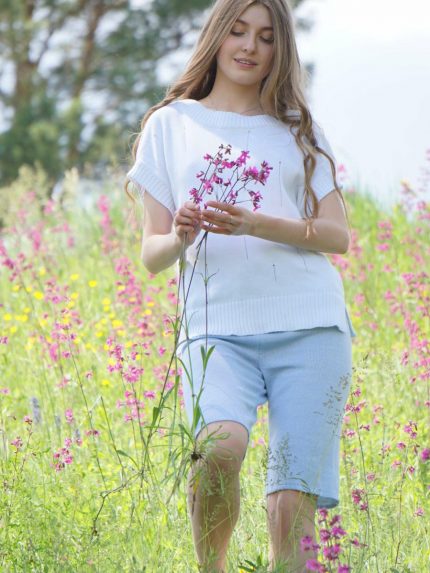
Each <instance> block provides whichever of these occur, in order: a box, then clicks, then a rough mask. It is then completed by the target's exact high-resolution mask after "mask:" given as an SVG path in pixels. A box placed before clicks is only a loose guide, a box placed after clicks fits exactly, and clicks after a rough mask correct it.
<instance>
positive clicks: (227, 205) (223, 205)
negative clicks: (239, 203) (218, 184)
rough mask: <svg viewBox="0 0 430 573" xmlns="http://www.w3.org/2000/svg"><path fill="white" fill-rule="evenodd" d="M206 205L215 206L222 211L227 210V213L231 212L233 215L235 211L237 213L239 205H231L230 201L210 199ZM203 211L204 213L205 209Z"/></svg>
mask: <svg viewBox="0 0 430 573" xmlns="http://www.w3.org/2000/svg"><path fill="white" fill-rule="evenodd" d="M206 205H207V206H208V207H214V208H215V209H219V210H220V211H226V212H227V213H230V214H231V215H234V214H235V213H237V207H234V206H233V205H230V203H224V202H221V201H208V202H207V203H206ZM202 212H203V213H204V212H205V211H204V210H203V211H202Z"/></svg>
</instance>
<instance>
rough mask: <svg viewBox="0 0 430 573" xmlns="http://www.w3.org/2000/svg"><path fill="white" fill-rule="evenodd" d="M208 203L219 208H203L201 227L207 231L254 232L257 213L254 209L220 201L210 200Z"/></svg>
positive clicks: (231, 233) (209, 205)
mask: <svg viewBox="0 0 430 573" xmlns="http://www.w3.org/2000/svg"><path fill="white" fill-rule="evenodd" d="M206 205H207V206H208V207H213V209H217V210H216V211H213V210H211V209H202V210H201V223H200V227H201V228H202V229H204V230H205V231H209V233H217V234H218V235H251V234H252V229H253V227H254V225H255V219H256V214H255V213H254V212H253V211H250V210H249V209H244V208H243V207H237V206H236V205H230V204H229V203H220V202H219V201H208V202H207V203H206Z"/></svg>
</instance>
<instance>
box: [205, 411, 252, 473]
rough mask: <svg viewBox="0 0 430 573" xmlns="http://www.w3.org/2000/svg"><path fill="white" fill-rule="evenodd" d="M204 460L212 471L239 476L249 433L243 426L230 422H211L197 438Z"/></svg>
mask: <svg viewBox="0 0 430 573" xmlns="http://www.w3.org/2000/svg"><path fill="white" fill-rule="evenodd" d="M197 441H198V442H199V445H200V446H201V447H202V450H203V451H202V459H203V460H204V461H205V462H206V464H207V465H208V466H209V467H210V468H211V469H212V470H220V471H221V472H223V473H224V474H227V473H229V474H232V475H235V474H238V473H239V471H240V468H241V466H242V462H243V459H244V457H245V453H246V448H247V445H248V431H247V430H246V428H245V427H244V426H242V424H239V423H237V422H230V421H226V422H224V421H220V422H211V423H210V424H208V425H207V426H205V427H204V428H203V429H202V430H201V432H200V433H199V435H198V437H197Z"/></svg>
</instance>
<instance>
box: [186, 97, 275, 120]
mask: <svg viewBox="0 0 430 573" xmlns="http://www.w3.org/2000/svg"><path fill="white" fill-rule="evenodd" d="M189 101H194V102H196V103H197V104H198V105H200V106H202V107H204V108H205V109H207V110H209V111H219V112H221V113H232V114H233V115H240V116H241V117H272V116H271V115H269V114H268V113H256V114H252V115H250V114H247V113H240V112H239V111H230V110H225V109H214V108H212V107H209V106H207V105H205V104H204V103H202V102H201V101H200V100H197V99H191V100H189Z"/></svg>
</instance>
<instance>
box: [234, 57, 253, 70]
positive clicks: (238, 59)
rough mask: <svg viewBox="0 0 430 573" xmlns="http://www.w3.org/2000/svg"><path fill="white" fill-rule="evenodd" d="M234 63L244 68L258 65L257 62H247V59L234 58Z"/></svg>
mask: <svg viewBox="0 0 430 573" xmlns="http://www.w3.org/2000/svg"><path fill="white" fill-rule="evenodd" d="M234 61H235V62H237V63H238V64H240V65H242V66H247V67H249V68H252V67H254V66H256V65H257V62H254V61H253V60H247V59H246V58H234Z"/></svg>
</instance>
